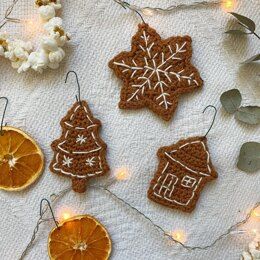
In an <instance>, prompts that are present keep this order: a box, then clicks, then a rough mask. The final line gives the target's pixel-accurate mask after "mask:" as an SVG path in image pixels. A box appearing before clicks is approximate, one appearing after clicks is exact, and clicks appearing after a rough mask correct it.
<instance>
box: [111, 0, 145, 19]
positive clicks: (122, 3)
mask: <svg viewBox="0 0 260 260" xmlns="http://www.w3.org/2000/svg"><path fill="white" fill-rule="evenodd" d="M114 1H115V2H116V3H118V4H119V5H120V6H122V7H123V8H124V9H127V8H128V9H129V10H131V11H133V12H135V13H136V14H137V15H138V16H139V17H140V18H141V20H142V22H143V23H144V24H147V23H146V22H145V20H144V18H143V16H142V15H141V13H140V12H139V11H138V10H136V9H134V8H132V6H131V5H130V4H129V3H128V2H126V1H120V0H114Z"/></svg>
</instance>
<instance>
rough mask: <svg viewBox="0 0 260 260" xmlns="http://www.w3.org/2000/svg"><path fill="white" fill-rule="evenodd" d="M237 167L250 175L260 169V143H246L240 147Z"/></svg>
mask: <svg viewBox="0 0 260 260" xmlns="http://www.w3.org/2000/svg"><path fill="white" fill-rule="evenodd" d="M237 167H238V169H240V170H241V171H244V172H250V173H252V172H256V171H257V170H259V169H260V143H256V142H248V143H245V144H243V145H242V147H241V149H240V154H239V158H238V163H237Z"/></svg>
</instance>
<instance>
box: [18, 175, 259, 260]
mask: <svg viewBox="0 0 260 260" xmlns="http://www.w3.org/2000/svg"><path fill="white" fill-rule="evenodd" d="M114 182H115V180H112V181H110V182H108V184H107V185H105V186H96V185H91V186H90V187H91V188H94V189H100V190H103V191H105V192H106V193H108V194H109V195H110V196H111V197H113V198H114V199H116V200H117V201H119V202H121V203H123V204H124V205H125V206H127V207H128V208H131V209H132V210H134V211H135V212H136V213H138V214H139V215H140V216H142V217H143V218H144V219H145V220H147V221H148V222H149V223H150V224H151V225H152V226H153V227H154V228H155V229H156V230H158V231H160V232H161V233H162V234H163V235H164V236H166V237H167V238H168V239H169V240H171V241H172V242H174V243H176V244H178V245H180V246H181V247H182V248H184V249H186V250H207V249H209V248H212V247H214V246H215V245H216V244H217V243H218V242H219V241H220V240H222V239H224V238H225V237H227V236H228V235H233V234H243V233H245V231H241V230H237V229H238V228H239V227H240V226H242V225H244V224H246V223H247V222H248V221H249V220H250V218H251V216H252V213H253V212H254V210H255V209H257V208H258V207H259V206H260V202H257V203H256V204H255V205H254V206H253V208H251V210H250V211H249V212H248V214H247V215H246V216H245V218H244V219H243V220H241V221H239V222H237V223H235V224H234V225H232V226H231V227H230V228H228V229H227V231H226V232H224V233H223V234H221V235H220V236H218V237H217V238H216V239H215V240H214V241H213V242H211V243H209V244H208V245H205V246H189V245H185V244H184V243H183V242H181V241H179V240H178V239H175V238H174V237H173V236H172V235H171V234H169V232H167V231H165V230H164V229H163V228H162V227H161V226H159V225H158V224H156V223H155V222H154V221H153V220H152V219H151V218H150V217H148V216H147V215H145V214H144V213H142V212H141V211H140V210H139V209H137V208H136V207H134V206H132V205H131V204H130V203H128V202H127V201H125V200H124V199H122V198H120V197H119V196H118V195H116V194H115V193H114V192H112V191H111V190H110V189H108V187H109V186H111V185H112V184H113V183H114ZM69 191H71V187H69V188H66V189H64V190H62V191H60V192H59V193H57V194H52V195H51V196H50V199H51V202H49V201H48V200H47V199H43V200H41V210H40V217H39V219H38V221H37V224H36V227H35V228H34V231H33V235H32V237H31V239H30V242H29V243H28V245H27V246H26V248H25V250H24V251H23V252H22V254H21V257H20V258H19V260H23V259H24V258H25V256H26V255H27V254H28V253H29V250H30V249H31V248H32V246H33V245H34V241H35V239H36V235H37V233H38V231H39V228H40V225H41V224H42V223H45V222H48V221H50V220H52V221H53V220H54V221H55V224H56V226H57V225H58V222H57V221H56V219H55V217H54V213H53V211H52V204H54V202H56V201H57V200H59V199H60V198H62V197H63V196H64V195H65V194H66V193H67V192H69ZM43 201H46V202H47V203H48V205H45V207H42V203H43ZM48 208H49V209H50V211H51V214H52V217H51V218H47V219H46V218H44V215H45V214H46V213H47V212H48ZM57 227H58V226H57Z"/></svg>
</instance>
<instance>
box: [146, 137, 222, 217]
mask: <svg viewBox="0 0 260 260" xmlns="http://www.w3.org/2000/svg"><path fill="white" fill-rule="evenodd" d="M206 142H207V139H206V137H192V138H188V139H186V140H180V141H179V142H178V143H176V144H173V145H171V146H167V147H162V148H160V149H159V151H158V153H157V155H158V157H159V159H160V163H159V167H158V170H157V172H156V174H155V176H154V178H153V180H152V181H151V185H150V188H149V190H148V198H149V199H151V200H153V201H155V202H157V203H159V204H161V205H165V206H167V207H170V208H176V209H179V210H182V211H185V212H191V211H193V210H194V208H195V207H196V203H197V201H198V199H199V196H200V192H201V191H202V189H203V188H204V186H205V185H206V183H207V182H209V181H212V180H213V179H216V178H217V177H218V174H217V172H216V171H215V169H214V167H213V165H212V162H211V160H210V155H209V152H208V148H207V144H206Z"/></svg>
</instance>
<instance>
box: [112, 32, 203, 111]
mask: <svg viewBox="0 0 260 260" xmlns="http://www.w3.org/2000/svg"><path fill="white" fill-rule="evenodd" d="M141 38H142V39H143V40H144V46H142V45H141V44H139V47H140V48H141V50H143V51H144V52H146V53H147V55H148V57H149V58H150V59H151V61H152V64H150V65H149V63H148V61H147V58H146V57H144V64H145V65H143V66H138V65H137V63H136V62H135V60H134V59H133V60H132V64H130V65H128V64H126V63H125V61H124V60H122V61H121V62H114V64H115V65H117V66H120V67H123V68H125V69H124V70H123V73H125V72H128V71H132V74H131V78H133V77H134V75H135V74H136V72H137V71H143V74H142V75H141V76H139V77H138V80H140V81H142V82H141V83H140V84H133V85H131V87H132V88H135V89H136V91H135V92H134V93H133V94H132V95H131V96H130V97H129V98H128V99H127V102H130V101H131V100H133V99H136V100H139V94H141V95H144V93H145V89H146V88H148V89H151V88H153V89H154V90H155V89H157V88H159V90H160V94H159V95H158V96H157V97H156V100H157V101H158V102H159V106H163V107H164V108H165V109H166V110H167V109H168V108H169V106H171V105H172V103H171V102H170V101H169V100H168V98H169V97H170V94H169V93H167V91H166V90H165V88H168V84H167V82H165V81H164V80H162V79H161V75H164V76H165V77H166V78H167V80H168V81H169V83H171V82H172V78H171V77H172V76H174V77H176V78H177V79H178V81H181V80H182V79H183V80H187V82H188V84H189V86H190V85H191V83H193V82H194V83H195V84H196V85H197V86H198V85H199V84H198V82H197V81H196V80H195V79H193V75H194V73H192V74H190V75H189V76H187V75H183V73H184V70H181V71H177V72H175V71H170V72H169V69H171V68H172V67H173V66H172V65H170V66H168V67H167V68H165V69H163V68H162V67H163V66H164V65H165V64H166V63H167V62H168V61H170V60H181V58H179V57H175V56H176V55H177V54H178V53H183V52H186V49H185V48H184V47H185V46H186V44H187V42H184V43H183V44H182V46H181V47H180V46H179V45H178V44H177V43H176V50H175V52H174V51H173V50H172V47H171V46H170V45H168V49H169V50H170V53H171V55H170V56H169V57H168V58H167V59H165V53H163V52H162V53H161V63H160V64H159V65H158V66H157V64H156V61H155V58H156V57H157V56H158V55H159V53H156V54H155V55H154V56H153V57H152V55H151V49H152V48H153V46H154V44H155V43H154V42H152V43H150V44H149V43H148V42H149V38H150V36H149V35H148V36H147V35H146V32H145V31H143V35H142V36H141ZM149 73H150V74H149ZM148 74H149V75H148ZM154 74H156V77H157V82H156V84H155V85H154V86H153V85H152V82H151V77H152V76H153V75H154Z"/></svg>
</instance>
